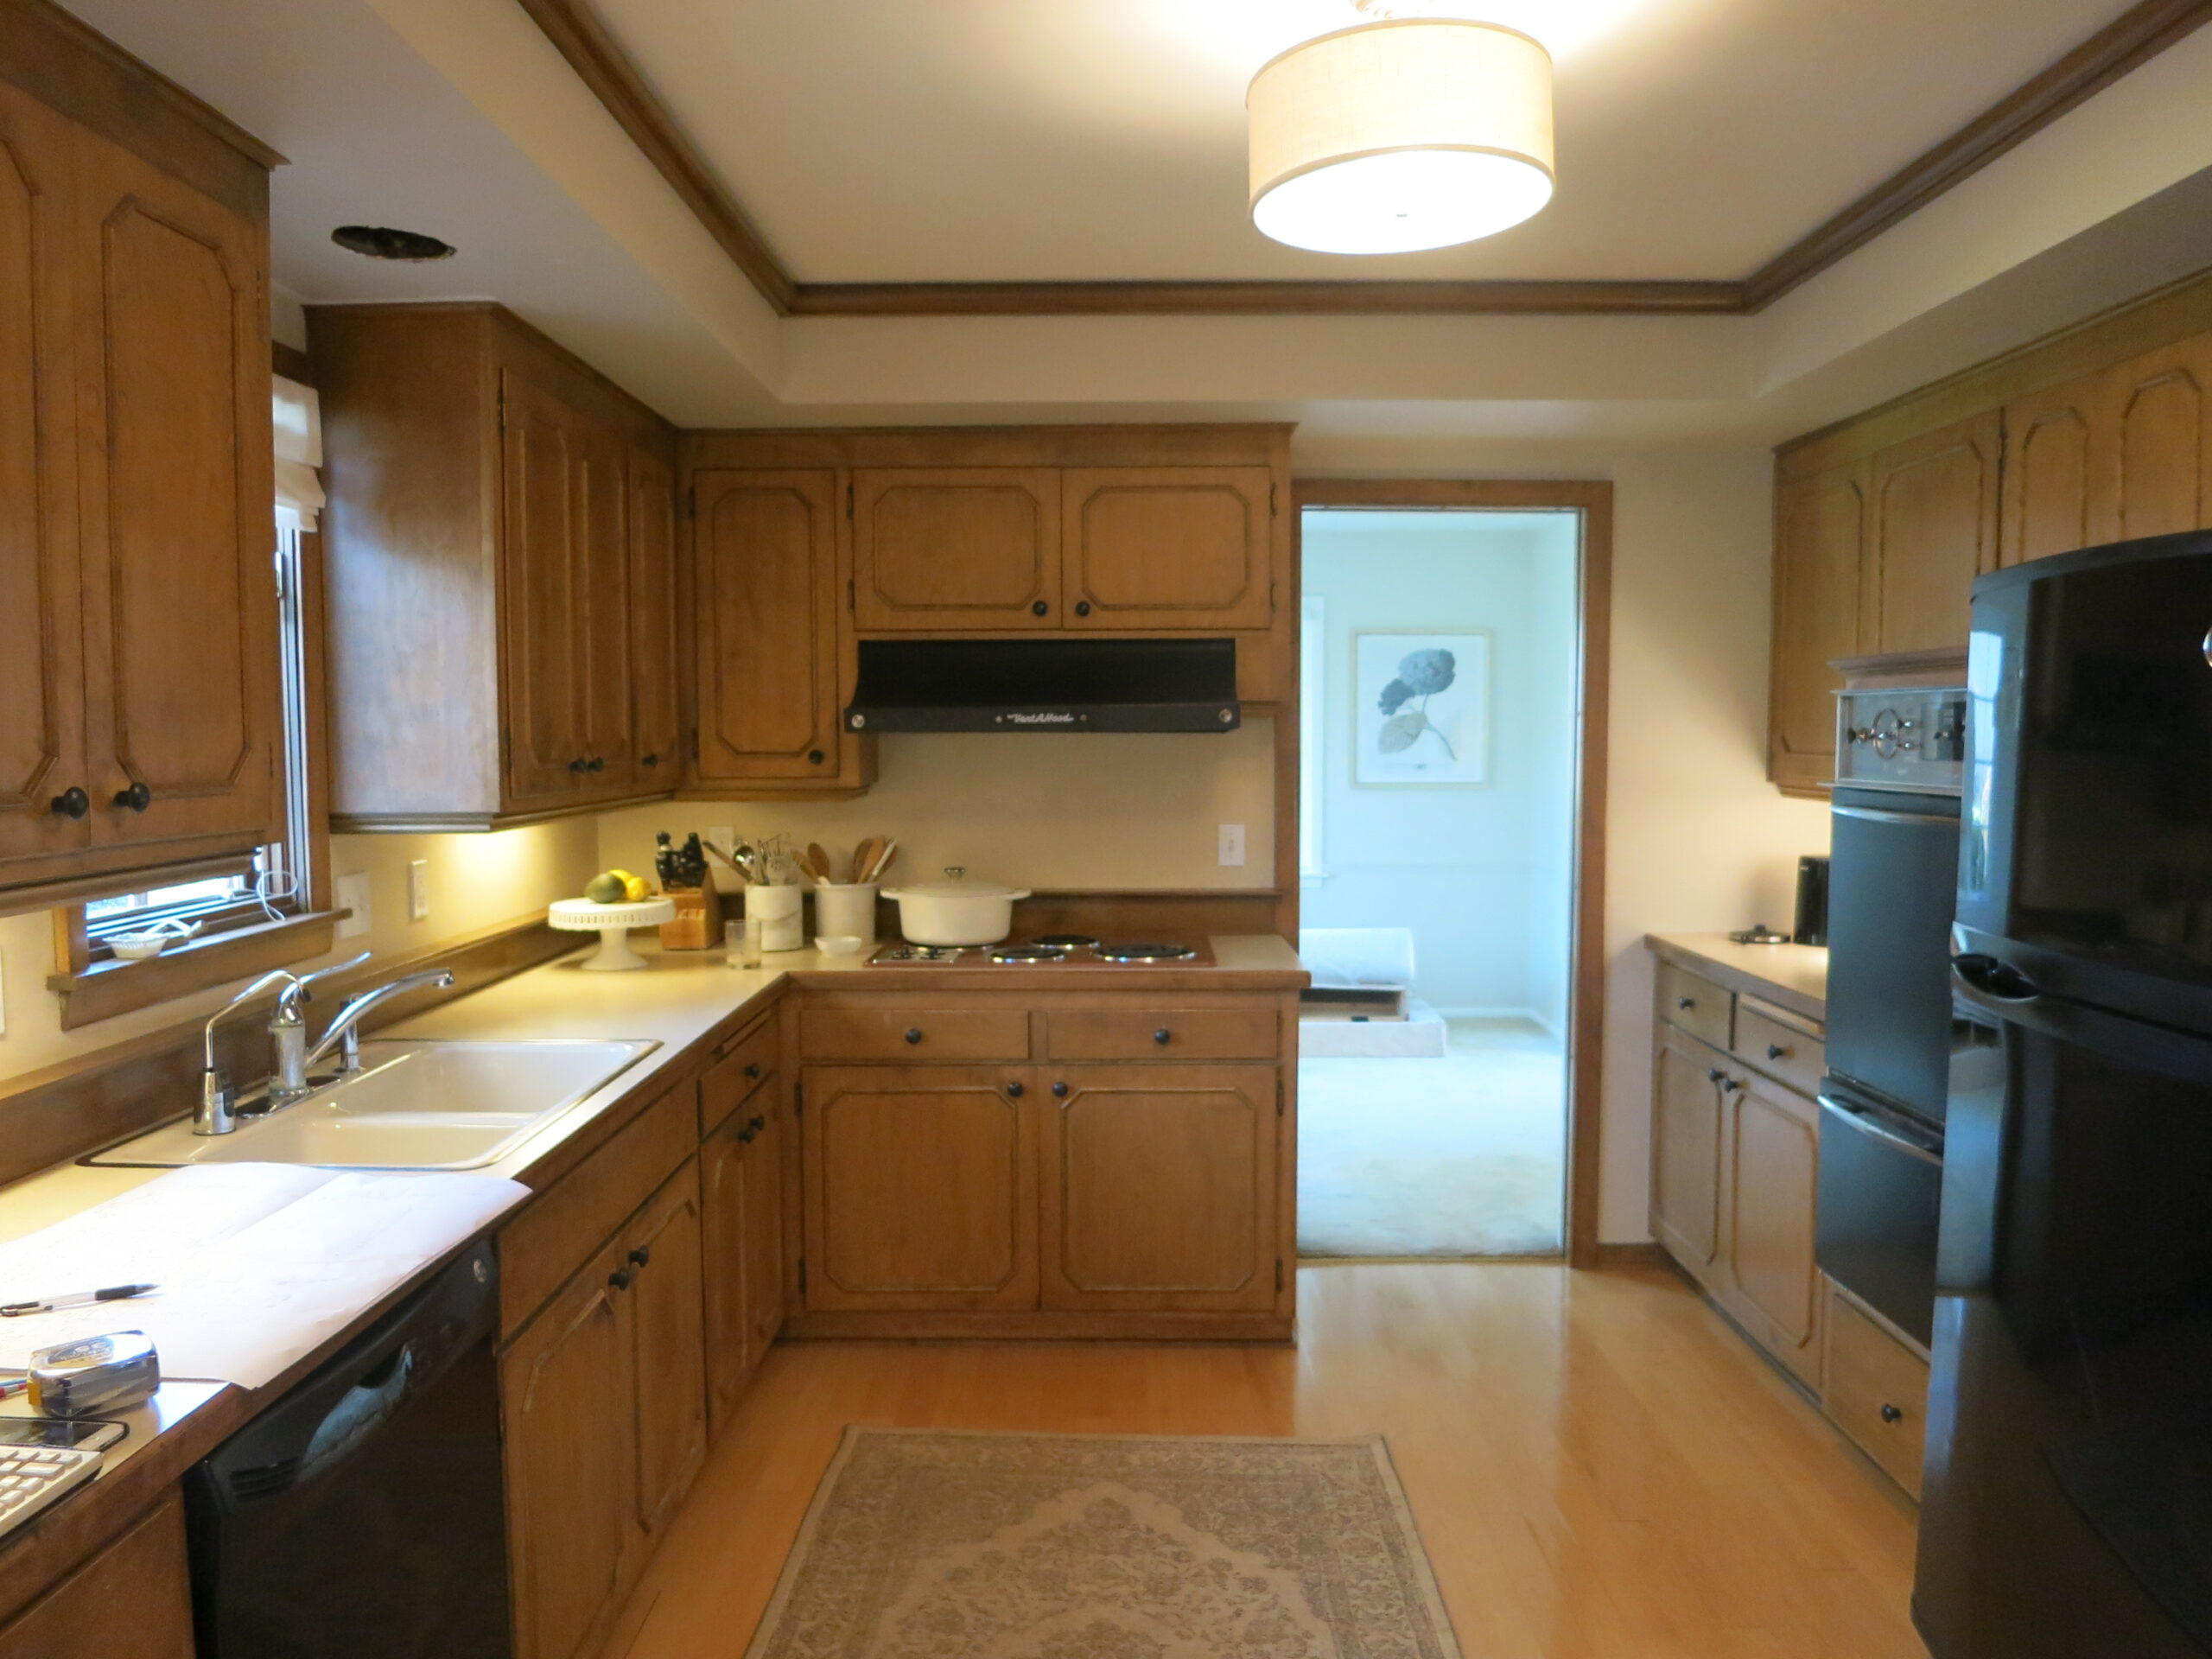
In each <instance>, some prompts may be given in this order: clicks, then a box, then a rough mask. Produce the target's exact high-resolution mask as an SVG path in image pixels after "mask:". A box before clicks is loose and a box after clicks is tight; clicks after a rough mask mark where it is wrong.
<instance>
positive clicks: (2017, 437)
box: [1998, 376, 2097, 565]
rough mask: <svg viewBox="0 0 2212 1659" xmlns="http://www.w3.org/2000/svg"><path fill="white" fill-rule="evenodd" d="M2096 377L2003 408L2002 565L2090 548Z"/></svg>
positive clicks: (2000, 551)
mask: <svg viewBox="0 0 2212 1659" xmlns="http://www.w3.org/2000/svg"><path fill="white" fill-rule="evenodd" d="M2096 387H2097V378H2096V377H2095V376H2091V377H2089V378H2087V379H2083V380H2076V381H2073V382H2070V383H2069V384H2068V385H2061V386H2053V387H2051V388H2050V390H2049V391H2040V392H2037V393H2036V394H2035V395H2033V396H2032V397H2023V398H2020V399H2018V401H2016V402H2014V403H2012V404H2008V405H2007V406H2006V408H2005V500H2004V506H2003V508H2002V510H2001V512H2000V513H1999V519H2000V522H2001V525H2002V534H2001V537H2000V545H1999V551H1998V562H1999V563H2000V564H2005V565H2014V564H2018V563H2022V562H2023V561H2024V560H2028V559H2041V558H2047V557H2049V556H2051V555H2052V554H2055V553H2071V552H2073V551H2074V550H2075V549H2076V548H2082V547H2087V546H2088V545H2089V544H2090V494H2091V490H2090V467H2091V457H2090V448H2091V444H2090V436H2089V430H2090V423H2091V421H2092V420H2093V419H2094V413H2095V404H2094V394H2095V391H2096Z"/></svg>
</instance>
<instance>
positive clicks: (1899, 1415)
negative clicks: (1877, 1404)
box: [1882, 1401, 1904, 1423]
mask: <svg viewBox="0 0 2212 1659" xmlns="http://www.w3.org/2000/svg"><path fill="white" fill-rule="evenodd" d="M1882 1421H1884V1422H1885V1423H1901V1422H1903V1421H1904V1413H1903V1412H1901V1411H1899V1410H1898V1409H1897V1408H1896V1407H1895V1406H1893V1405H1891V1404H1890V1403H1889V1402H1887V1401H1884V1402H1882Z"/></svg>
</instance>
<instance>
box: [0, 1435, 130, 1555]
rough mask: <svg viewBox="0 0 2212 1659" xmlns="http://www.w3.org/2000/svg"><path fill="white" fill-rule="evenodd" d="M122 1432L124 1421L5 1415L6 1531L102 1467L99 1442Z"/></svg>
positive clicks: (0, 1498) (1, 1446) (0, 1453)
mask: <svg viewBox="0 0 2212 1659" xmlns="http://www.w3.org/2000/svg"><path fill="white" fill-rule="evenodd" d="M122 1438H123V1426H122V1425H121V1424H120V1423H101V1422H72V1421H66V1420H63V1419H59V1418H51V1417H0V1537H5V1536H6V1535H8V1534H9V1533H10V1532H13V1531H14V1530H15V1529H16V1528H17V1527H20V1526H22V1525H23V1524H24V1523H25V1522H28V1521H29V1520H30V1519H31V1518H32V1517H33V1516H37V1515H39V1514H40V1513H41V1512H42V1511H44V1510H48V1509H49V1508H51V1507H52V1506H53V1505H54V1504H55V1503H59V1502H60V1500H61V1499H62V1498H64V1497H67V1495H68V1494H69V1493H71V1492H73V1491H76V1490H77V1488H78V1487H79V1486H82V1485H83V1484H85V1483H86V1481H88V1480H90V1479H92V1477H93V1476H94V1475H97V1474H98V1473H99V1471H100V1453H99V1448H100V1447H101V1446H110V1445H112V1444H113V1443H114V1442H115V1441H117V1440H120V1439H122Z"/></svg>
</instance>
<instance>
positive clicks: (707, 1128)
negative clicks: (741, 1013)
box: [699, 1014, 777, 1141]
mask: <svg viewBox="0 0 2212 1659" xmlns="http://www.w3.org/2000/svg"><path fill="white" fill-rule="evenodd" d="M776 1050H777V1044H776V1017H775V1015H773V1014H770V1015H768V1016H767V1017H766V1019H764V1020H761V1021H760V1023H759V1024H757V1025H755V1026H754V1027H753V1028H752V1029H751V1030H749V1031H744V1032H741V1033H738V1035H737V1036H735V1037H734V1038H732V1039H730V1040H729V1042H728V1043H727V1044H725V1045H724V1046H723V1052H722V1053H721V1057H720V1058H717V1059H716V1060H715V1063H714V1064H713V1065H709V1067H708V1068H707V1070H706V1074H705V1075H704V1076H703V1077H701V1078H700V1079H699V1138H700V1139H701V1140H702V1141H703V1140H705V1139H706V1138H707V1137H708V1136H709V1135H712V1134H713V1133H714V1132H715V1129H716V1128H719V1127H720V1126H721V1121H722V1120H723V1119H724V1118H726V1117H728V1116H729V1115H730V1114H731V1113H732V1112H734V1111H735V1110H736V1109H738V1108H739V1107H740V1106H741V1105H743V1104H744V1103H745V1102H746V1101H747V1100H749V1099H751V1098H752V1096H753V1090H756V1089H758V1088H759V1087H760V1085H761V1084H763V1083H766V1081H767V1080H768V1079H769V1077H772V1076H773V1075H774V1073H775V1070H776Z"/></svg>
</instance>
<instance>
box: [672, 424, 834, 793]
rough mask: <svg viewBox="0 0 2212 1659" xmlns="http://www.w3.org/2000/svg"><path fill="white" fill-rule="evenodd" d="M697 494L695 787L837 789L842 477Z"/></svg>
mask: <svg viewBox="0 0 2212 1659" xmlns="http://www.w3.org/2000/svg"><path fill="white" fill-rule="evenodd" d="M696 493H697V494H696V501H697V505H696V510H695V512H694V520H695V522H694V525H693V535H694V537H695V538H696V543H695V544H696V559H695V561H694V572H693V581H694V583H695V593H694V607H695V613H696V629H697V633H696V651H697V653H698V655H697V658H696V671H695V683H696V687H697V702H698V721H699V750H698V755H697V759H696V763H695V766H694V768H693V780H694V782H696V783H698V784H702V785H715V784H746V783H755V782H763V781H785V782H788V781H799V780H811V779H820V780H823V781H825V782H829V781H835V780H836V779H837V778H838V777H839V775H840V772H841V766H842V761H841V759H840V757H841V755H842V743H841V740H840V723H841V722H840V712H841V711H840V707H839V698H840V688H839V686H838V683H837V524H836V499H837V480H836V473H835V472H834V471H832V470H830V469H829V468H826V467H824V468H815V469H805V470H792V471H761V472H752V471H719V472H702V473H701V474H698V476H697V479H696Z"/></svg>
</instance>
